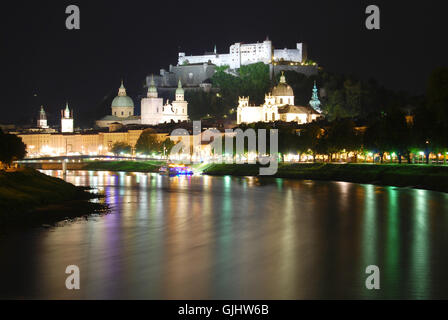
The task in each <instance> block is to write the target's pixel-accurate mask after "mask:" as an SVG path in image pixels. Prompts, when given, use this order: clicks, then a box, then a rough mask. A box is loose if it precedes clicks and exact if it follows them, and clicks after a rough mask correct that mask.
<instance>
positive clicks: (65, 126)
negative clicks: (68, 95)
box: [61, 102, 73, 133]
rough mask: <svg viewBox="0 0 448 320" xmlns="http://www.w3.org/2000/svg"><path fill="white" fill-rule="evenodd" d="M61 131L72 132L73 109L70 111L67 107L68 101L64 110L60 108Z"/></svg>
mask: <svg viewBox="0 0 448 320" xmlns="http://www.w3.org/2000/svg"><path fill="white" fill-rule="evenodd" d="M61 132H62V133H71V132H73V110H71V111H70V109H69V108H68V102H67V105H66V107H65V110H61Z"/></svg>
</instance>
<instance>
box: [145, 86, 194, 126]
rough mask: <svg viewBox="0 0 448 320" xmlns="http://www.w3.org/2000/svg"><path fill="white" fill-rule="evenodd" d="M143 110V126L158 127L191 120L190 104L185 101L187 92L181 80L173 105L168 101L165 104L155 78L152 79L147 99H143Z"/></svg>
mask: <svg viewBox="0 0 448 320" xmlns="http://www.w3.org/2000/svg"><path fill="white" fill-rule="evenodd" d="M141 108H142V110H141V111H142V115H141V124H145V125H157V124H161V123H169V122H183V121H188V120H189V117H188V102H187V101H185V92H184V89H183V88H182V83H181V80H179V81H178V87H177V89H176V94H175V100H174V101H173V102H172V103H169V101H167V102H166V103H165V104H164V103H163V99H162V98H159V97H158V93H157V88H156V86H155V82H154V78H152V80H151V83H150V86H149V88H148V94H147V97H146V98H143V99H142V103H141Z"/></svg>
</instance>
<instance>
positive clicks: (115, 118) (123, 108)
mask: <svg viewBox="0 0 448 320" xmlns="http://www.w3.org/2000/svg"><path fill="white" fill-rule="evenodd" d="M111 109H112V114H111V115H108V116H105V117H104V118H102V119H100V120H98V121H97V122H96V125H97V126H98V127H100V128H105V127H108V126H110V125H111V124H116V123H119V124H122V125H129V124H140V117H139V116H135V115H134V101H132V98H131V97H129V96H128V95H127V94H126V88H125V87H124V84H123V81H121V86H120V88H119V89H118V96H116V97H115V99H114V100H113V101H112V105H111Z"/></svg>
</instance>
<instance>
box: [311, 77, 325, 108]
mask: <svg viewBox="0 0 448 320" xmlns="http://www.w3.org/2000/svg"><path fill="white" fill-rule="evenodd" d="M310 106H311V107H313V109H314V110H316V111H317V112H320V113H321V112H322V110H321V109H320V106H321V102H320V100H319V90H318V89H317V84H316V81H314V87H313V95H312V96H311V100H310Z"/></svg>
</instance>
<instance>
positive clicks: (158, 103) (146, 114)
mask: <svg viewBox="0 0 448 320" xmlns="http://www.w3.org/2000/svg"><path fill="white" fill-rule="evenodd" d="M141 108H142V110H141V111H142V118H141V119H142V124H148V125H157V124H159V123H160V122H161V121H162V115H163V98H159V97H158V93H157V88H156V84H155V82H154V76H152V78H151V83H150V85H149V88H148V94H147V97H146V98H143V99H142V103H141Z"/></svg>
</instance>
